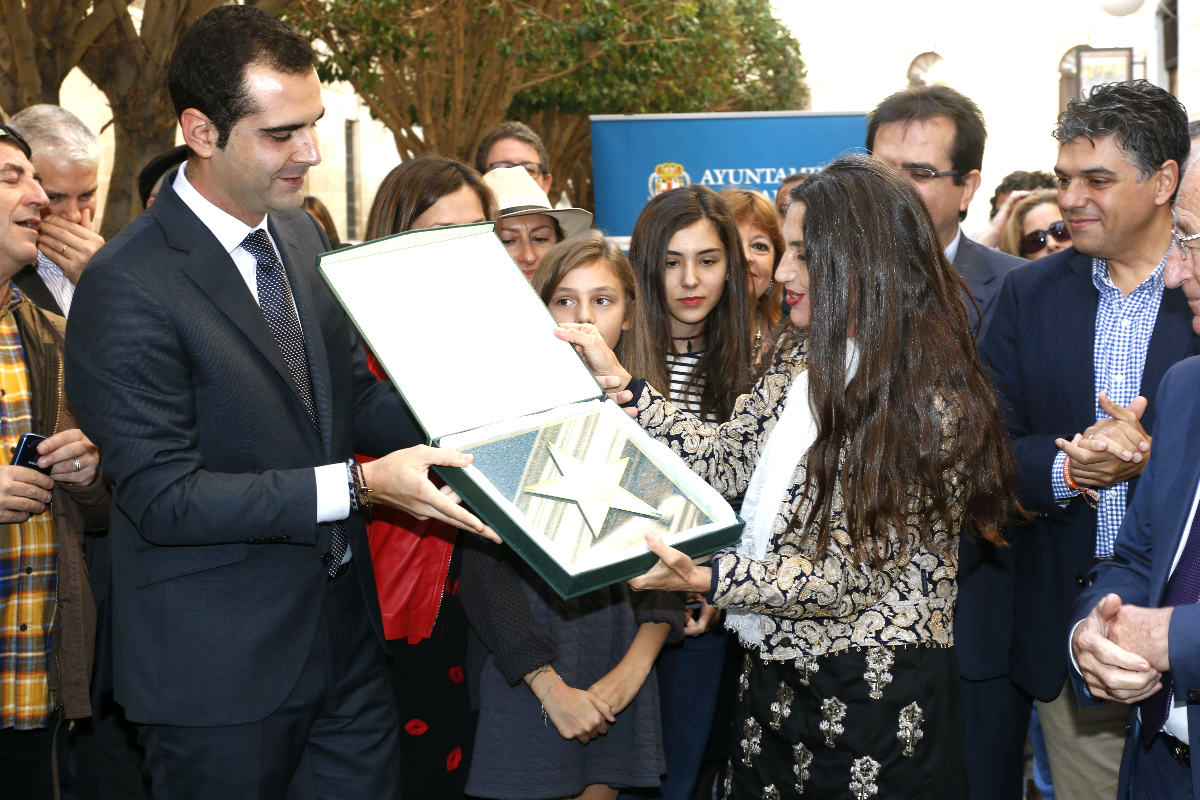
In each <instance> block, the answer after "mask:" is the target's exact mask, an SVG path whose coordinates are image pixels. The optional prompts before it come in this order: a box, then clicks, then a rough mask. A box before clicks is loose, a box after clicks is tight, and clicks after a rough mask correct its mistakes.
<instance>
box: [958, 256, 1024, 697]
mask: <svg viewBox="0 0 1200 800" xmlns="http://www.w3.org/2000/svg"><path fill="white" fill-rule="evenodd" d="M1024 263H1026V261H1025V259H1023V258H1018V257H1016V256H1010V255H1009V254H1008V253H1004V252H1001V251H999V250H996V249H994V248H991V247H985V246H984V245H981V244H980V243H979V242H976V241H974V240H972V239H968V238H967V237H966V235H965V234H964V235H963V236H962V237H961V238H959V240H958V252H957V253H955V255H954V268H955V270H957V271H958V273H959V274H960V275H961V276H962V277H963V280H964V281H966V284H967V290H968V291H969V292H970V293H971V297H972V298H974V300H975V304H974V305H972V304H971V303H970V302H968V303H967V314H968V316H969V318H970V322H971V331H972V332H973V333H975V334H976V340H977V341H978V338H979V336H980V335H981V331H982V329H984V328H986V327H987V323H988V321H989V320H990V319H991V317H992V311H993V309H994V308H995V303H994V302H993V300H995V297H996V294H997V293H998V292H999V291H1000V284H1001V283H1002V282H1003V280H1004V276H1005V275H1007V274H1008V272H1009V270H1011V269H1012V268H1013V267H1016V266H1019V265H1021V264H1024ZM976 307H978V313H977V312H976ZM980 314H982V324H981V323H980V316H979V315H980ZM1011 584H1012V551H1011V550H1009V549H999V550H998V549H997V548H995V547H993V546H992V545H990V544H988V543H987V542H984V541H981V540H979V539H977V538H975V537H973V536H964V537H963V538H962V540H961V541H960V542H959V546H958V602H957V603H956V604H955V609H954V620H955V624H954V649H955V651H956V652H957V654H958V667H959V672H960V673H961V674H962V676H963V677H964V678H966V679H968V680H984V679H989V678H998V677H1001V676H1003V675H1007V674H1008V669H1009V667H1008V643H1009V640H1010V638H1011V636H1012V592H1011V588H1010V587H1011Z"/></svg>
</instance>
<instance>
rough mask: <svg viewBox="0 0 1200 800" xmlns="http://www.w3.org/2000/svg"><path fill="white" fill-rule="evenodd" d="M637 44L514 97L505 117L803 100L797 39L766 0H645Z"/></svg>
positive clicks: (764, 105)
mask: <svg viewBox="0 0 1200 800" xmlns="http://www.w3.org/2000/svg"><path fill="white" fill-rule="evenodd" d="M641 5H643V6H648V7H650V8H651V10H650V13H648V14H646V15H644V16H643V17H642V18H641V20H640V21H639V22H638V23H636V24H630V25H629V26H628V27H627V29H626V33H627V34H628V36H629V38H630V39H631V40H632V41H633V42H634V43H633V44H630V45H627V46H625V47H621V48H614V49H612V50H610V51H609V52H606V53H605V54H603V55H602V56H600V58H598V59H597V60H596V61H595V62H593V63H592V64H590V65H589V66H586V67H584V68H583V69H580V70H578V71H576V72H573V73H571V74H569V75H567V76H564V77H562V78H560V79H557V80H554V81H551V82H547V83H542V84H539V85H537V86H534V87H530V88H528V89H526V90H524V91H522V92H521V93H520V94H518V95H517V97H516V99H515V100H514V102H513V105H512V107H511V108H510V110H509V116H510V117H513V118H515V119H525V118H528V117H530V116H532V115H533V114H534V113H536V112H538V111H545V110H551V109H553V110H555V111H557V112H559V113H576V114H617V113H632V114H637V113H667V112H701V111H751V110H754V111H766V110H786V109H795V108H802V107H803V106H804V105H805V103H806V102H807V90H806V88H805V86H804V74H805V73H804V63H803V61H802V60H801V57H800V46H799V43H797V42H796V40H795V39H794V38H793V37H792V35H791V33H790V31H788V30H787V28H785V27H784V26H783V25H782V24H781V23H780V22H779V21H778V20H776V19H775V18H774V16H773V15H772V13H771V7H770V3H769V0H741V1H740V2H738V1H737V0H695V1H694V2H678V1H676V2H672V0H658V1H657V2H645V3H642V4H641Z"/></svg>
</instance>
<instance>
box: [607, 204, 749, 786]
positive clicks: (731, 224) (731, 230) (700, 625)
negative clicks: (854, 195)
mask: <svg viewBox="0 0 1200 800" xmlns="http://www.w3.org/2000/svg"><path fill="white" fill-rule="evenodd" d="M629 260H630V261H631V262H632V263H633V270H634V273H635V274H636V275H637V278H638V297H639V303H638V306H637V311H636V313H635V314H634V323H633V333H634V337H633V346H632V348H630V350H631V355H630V358H629V363H630V364H631V365H632V368H633V369H634V371H635V372H636V373H637V374H639V375H645V376H646V377H647V378H648V379H649V380H650V382H651V383H653V384H654V385H655V386H664V387H666V388H665V389H664V391H665V392H666V393H667V396H668V397H669V398H670V399H671V400H672V401H673V402H674V403H675V404H676V406H678V407H679V408H681V409H683V410H685V411H687V412H688V413H691V414H694V415H696V416H698V417H700V418H701V419H704V420H706V421H708V422H710V423H717V422H720V421H721V420H723V419H727V418H728V416H729V413H730V411H731V410H732V409H733V401H734V399H735V398H736V397H737V396H738V395H739V394H741V393H742V392H744V391H746V390H747V389H748V388H749V387H750V377H749V373H750V332H749V324H748V321H747V320H748V317H749V311H748V281H747V280H746V262H745V257H744V254H743V252H742V248H741V245H740V242H739V239H738V229H737V223H736V222H735V221H734V218H733V214H732V213H730V211H729V207H728V206H727V205H726V204H725V202H724V201H723V200H722V199H721V197H720V196H719V195H718V194H716V193H715V192H713V191H712V190H711V189H709V188H707V187H705V186H687V187H684V188H682V189H674V190H672V191H669V192H665V193H663V194H660V195H658V196H657V197H655V198H654V199H652V200H651V201H650V202H649V203H647V204H646V206H645V208H643V209H642V213H641V214H640V215H639V216H638V220H637V224H636V225H634V229H633V235H632V237H631V239H630V242H629ZM627 352H629V351H627ZM693 605H695V606H697V607H696V608H694V609H693V610H692V611H691V612H690V616H689V622H688V625H687V627H686V628H685V632H686V633H687V634H688V635H687V637H686V639H685V640H684V641H683V642H682V643H681V644H674V645H668V646H666V647H664V648H663V651H662V654H661V655H660V656H659V659H658V666H657V669H658V681H659V688H660V695H661V703H662V714H663V736H664V739H665V743H666V757H667V774H666V776H665V777H664V778H663V784H662V788H661V795H660V796H661V797H662V798H663V799H664V800H684V799H685V798H687V799H688V800H690V798H691V796H692V793H693V785H694V784H695V782H696V779H697V777H698V775H699V774H700V771H701V765H702V761H703V758H704V755H705V749H706V745H707V743H708V740H709V732H710V731H711V730H712V727H713V720H714V715H715V713H716V709H717V705H718V691H719V684H720V681H721V674H722V664H723V662H724V660H725V648H726V642H727V639H728V637H727V636H726V635H725V634H724V633H723V632H722V631H721V630H720V628H719V626H718V627H717V628H716V630H712V629H711V628H712V626H713V625H714V623H715V620H716V618H717V616H718V612H717V611H716V609H714V608H713V607H712V606H711V605H708V604H706V603H700V602H696V603H694V604H693Z"/></svg>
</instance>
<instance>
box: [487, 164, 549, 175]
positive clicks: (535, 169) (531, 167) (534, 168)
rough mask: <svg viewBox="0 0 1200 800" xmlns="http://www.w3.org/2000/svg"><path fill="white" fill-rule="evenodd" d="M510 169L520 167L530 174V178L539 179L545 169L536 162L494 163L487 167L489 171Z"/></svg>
mask: <svg viewBox="0 0 1200 800" xmlns="http://www.w3.org/2000/svg"><path fill="white" fill-rule="evenodd" d="M508 167H520V168H521V169H523V170H525V171H526V172H528V173H529V177H531V178H537V177H539V176H541V174H542V173H543V172H545V169H544V168H543V167H542V165H541V164H539V163H538V162H536V161H493V162H492V163H490V164H488V165H487V168H488V169H489V170H492V169H507V168H508Z"/></svg>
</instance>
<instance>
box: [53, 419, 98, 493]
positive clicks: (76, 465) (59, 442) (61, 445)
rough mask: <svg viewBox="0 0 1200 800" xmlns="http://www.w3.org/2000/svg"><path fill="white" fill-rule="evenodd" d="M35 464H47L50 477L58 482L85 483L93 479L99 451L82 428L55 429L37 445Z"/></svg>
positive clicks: (85, 484)
mask: <svg viewBox="0 0 1200 800" xmlns="http://www.w3.org/2000/svg"><path fill="white" fill-rule="evenodd" d="M37 451H38V466H39V467H41V468H43V469H45V468H46V467H50V477H51V478H53V479H54V480H56V481H60V482H62V483H77V484H79V485H80V486H87V485H88V484H90V483H91V482H92V481H94V480H96V471H97V470H98V469H99V467H100V450H99V448H97V447H96V445H94V444H92V440H91V439H89V438H87V436H84V434H83V431H81V430H79V429H78V428H71V429H69V430H65V431H59V432H58V433H56V434H54V435H53V436H51V437H49V438H48V439H46V441H44V442H42V443H41V444H39V445H38V449H37Z"/></svg>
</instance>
